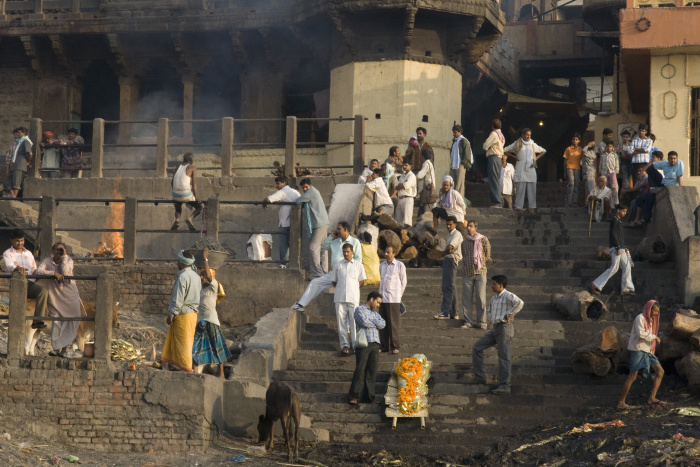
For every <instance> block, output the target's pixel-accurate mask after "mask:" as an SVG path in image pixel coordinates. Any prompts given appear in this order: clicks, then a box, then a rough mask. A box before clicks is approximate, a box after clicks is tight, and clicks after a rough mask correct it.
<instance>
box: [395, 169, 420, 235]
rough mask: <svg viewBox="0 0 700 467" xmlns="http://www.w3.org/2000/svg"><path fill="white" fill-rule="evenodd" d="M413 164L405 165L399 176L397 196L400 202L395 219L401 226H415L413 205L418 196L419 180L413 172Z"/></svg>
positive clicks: (397, 205)
mask: <svg viewBox="0 0 700 467" xmlns="http://www.w3.org/2000/svg"><path fill="white" fill-rule="evenodd" d="M411 169H412V168H411V163H410V162H404V163H403V173H402V174H401V175H399V180H398V185H396V189H397V190H398V193H397V194H396V196H398V198H399V202H398V203H397V204H396V210H395V211H394V219H395V220H396V222H398V223H399V224H407V225H413V203H414V201H415V198H416V194H417V186H416V185H417V179H416V176H415V174H414V173H413V172H412V170H411Z"/></svg>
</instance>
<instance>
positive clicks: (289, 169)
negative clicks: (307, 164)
mask: <svg viewBox="0 0 700 467" xmlns="http://www.w3.org/2000/svg"><path fill="white" fill-rule="evenodd" d="M296 165H297V118H296V117H287V141H286V144H285V146H284V174H285V175H286V176H287V177H292V178H293V177H296V170H295V167H296Z"/></svg>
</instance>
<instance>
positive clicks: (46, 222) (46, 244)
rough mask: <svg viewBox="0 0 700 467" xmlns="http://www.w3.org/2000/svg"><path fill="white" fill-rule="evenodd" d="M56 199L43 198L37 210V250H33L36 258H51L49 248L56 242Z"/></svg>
mask: <svg viewBox="0 0 700 467" xmlns="http://www.w3.org/2000/svg"><path fill="white" fill-rule="evenodd" d="M55 219H56V198H54V197H53V196H44V197H42V198H41V206H40V208H39V235H38V240H39V241H38V243H39V245H38V248H34V255H35V256H36V257H37V258H46V257H47V256H51V247H52V246H53V244H54V242H55V241H56V221H55Z"/></svg>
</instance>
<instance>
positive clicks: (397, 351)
mask: <svg viewBox="0 0 700 467" xmlns="http://www.w3.org/2000/svg"><path fill="white" fill-rule="evenodd" d="M391 353H393V354H394V355H396V354H398V353H399V349H394V350H392V351H391Z"/></svg>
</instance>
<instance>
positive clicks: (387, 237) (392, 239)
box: [377, 230, 401, 253]
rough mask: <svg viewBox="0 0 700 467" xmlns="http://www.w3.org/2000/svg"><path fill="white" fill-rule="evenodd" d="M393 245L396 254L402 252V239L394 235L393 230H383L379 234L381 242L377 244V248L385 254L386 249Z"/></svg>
mask: <svg viewBox="0 0 700 467" xmlns="http://www.w3.org/2000/svg"><path fill="white" fill-rule="evenodd" d="M389 245H391V246H392V247H393V248H394V252H396V253H398V252H399V251H401V239H400V238H399V236H398V235H396V233H394V232H393V231H391V230H382V231H381V232H379V240H378V242H377V246H378V247H379V250H381V251H382V252H384V250H386V247H387V246H389Z"/></svg>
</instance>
